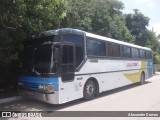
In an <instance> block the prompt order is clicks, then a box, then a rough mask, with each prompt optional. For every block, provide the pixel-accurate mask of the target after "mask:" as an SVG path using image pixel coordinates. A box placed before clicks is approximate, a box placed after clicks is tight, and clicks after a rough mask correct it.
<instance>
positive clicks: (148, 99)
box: [0, 75, 160, 120]
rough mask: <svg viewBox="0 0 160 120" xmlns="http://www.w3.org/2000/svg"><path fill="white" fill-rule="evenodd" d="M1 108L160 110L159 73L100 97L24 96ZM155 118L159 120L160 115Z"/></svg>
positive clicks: (35, 109) (9, 109)
mask: <svg viewBox="0 0 160 120" xmlns="http://www.w3.org/2000/svg"><path fill="white" fill-rule="evenodd" d="M0 110H1V111H12V110H13V111H15V110H18V111H160V75H156V76H154V77H152V78H151V79H149V80H148V81H147V82H146V83H145V84H144V85H139V84H133V85H129V86H126V87H122V88H118V89H115V90H111V91H107V92H105V93H102V94H100V95H99V96H98V97H96V98H95V99H93V100H91V101H83V100H81V99H80V100H76V101H72V102H69V103H66V104H63V105H50V104H47V103H43V102H40V101H37V100H33V99H29V98H23V99H22V100H19V101H16V102H11V103H6V104H3V105H0ZM115 119H116V118H115ZM125 119H126V118H125ZM125 119H123V120H125ZM137 119H138V118H137ZM137 119H136V120H137ZM142 119H143V118H142ZM154 119H156V120H160V118H154ZM70 120H71V119H70ZM134 120H135V119H134ZM138 120H139V119H138ZM145 120H146V119H145Z"/></svg>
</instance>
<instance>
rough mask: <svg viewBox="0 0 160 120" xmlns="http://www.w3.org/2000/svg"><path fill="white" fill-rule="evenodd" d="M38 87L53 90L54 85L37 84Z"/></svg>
mask: <svg viewBox="0 0 160 120" xmlns="http://www.w3.org/2000/svg"><path fill="white" fill-rule="evenodd" d="M38 88H39V89H40V90H49V91H53V90H54V86H53V85H39V86H38Z"/></svg>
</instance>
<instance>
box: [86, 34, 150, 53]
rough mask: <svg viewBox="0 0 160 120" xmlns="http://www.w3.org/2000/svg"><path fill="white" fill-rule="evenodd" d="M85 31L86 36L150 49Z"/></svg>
mask: <svg viewBox="0 0 160 120" xmlns="http://www.w3.org/2000/svg"><path fill="white" fill-rule="evenodd" d="M85 33H86V36H88V37H92V38H96V39H101V40H104V41H107V42H113V43H117V44H121V45H126V46H130V47H135V48H139V49H144V50H151V48H147V47H142V46H139V45H134V44H131V43H127V42H123V41H120V40H115V39H112V38H107V37H103V36H100V35H96V34H92V33H88V32H85Z"/></svg>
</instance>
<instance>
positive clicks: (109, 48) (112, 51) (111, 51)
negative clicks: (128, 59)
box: [107, 43, 114, 57]
mask: <svg viewBox="0 0 160 120" xmlns="http://www.w3.org/2000/svg"><path fill="white" fill-rule="evenodd" d="M107 48H108V56H110V57H111V56H114V46H113V44H111V43H108V44H107Z"/></svg>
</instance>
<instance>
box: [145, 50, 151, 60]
mask: <svg viewBox="0 0 160 120" xmlns="http://www.w3.org/2000/svg"><path fill="white" fill-rule="evenodd" d="M146 59H152V53H151V51H146Z"/></svg>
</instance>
